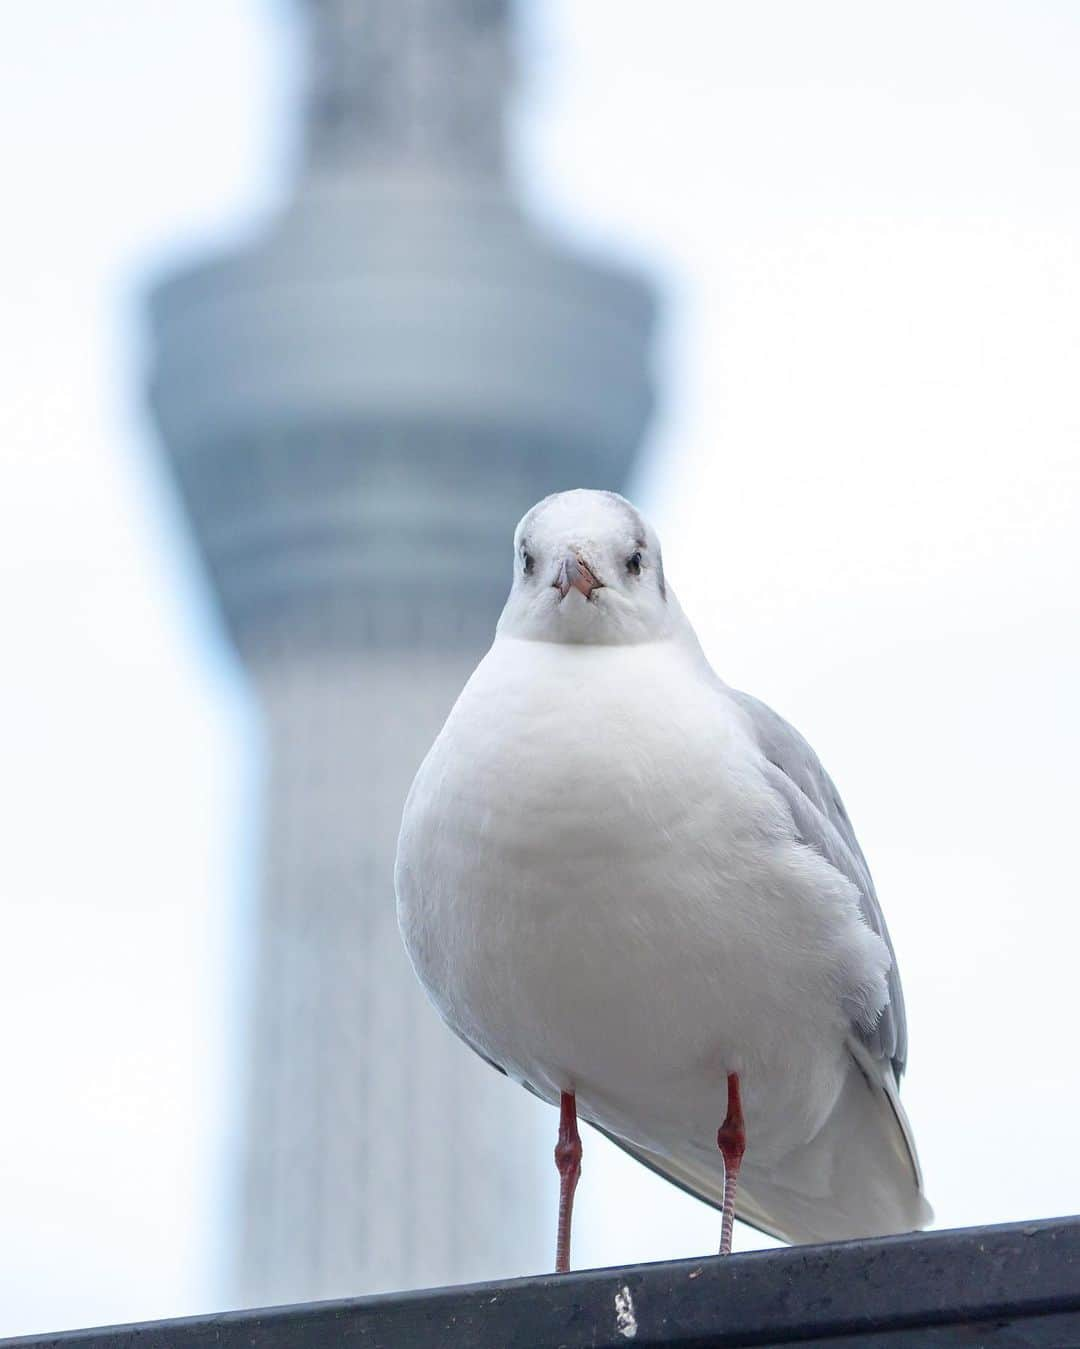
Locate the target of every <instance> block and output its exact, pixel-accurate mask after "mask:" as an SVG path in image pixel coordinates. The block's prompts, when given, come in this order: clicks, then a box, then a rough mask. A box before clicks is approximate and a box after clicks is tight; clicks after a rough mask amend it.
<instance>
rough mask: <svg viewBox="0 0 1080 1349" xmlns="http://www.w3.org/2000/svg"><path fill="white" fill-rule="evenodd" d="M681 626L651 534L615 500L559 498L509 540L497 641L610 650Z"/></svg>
mask: <svg viewBox="0 0 1080 1349" xmlns="http://www.w3.org/2000/svg"><path fill="white" fill-rule="evenodd" d="M681 620H682V615H681V612H680V610H679V606H678V604H677V603H676V602H675V599H674V596H673V595H672V594H671V591H670V590H669V589H668V587H667V585H666V584H665V581H664V566H663V562H662V561H661V558H660V543H659V541H658V539H657V537H656V534H655V533H654V531H653V530H652V528H651V527H650V526H649V525H648V524H647V523H646V522H645V521H644V520H643V519H642V518H641V516H640V515H639V514H638V512H637V511H636V510H635V509H634V507H633V506H632V505H631V504H630V502H629V501H627V500H626V499H625V498H624V497H621V496H618V495H616V493H614V492H589V491H584V490H579V491H574V492H559V493H557V494H556V495H554V496H549V497H545V498H544V500H543V501H541V502H539V503H538V504H537V505H535V506H534V507H533V508H532V510H531V511H529V512H528V514H527V515H525V517H524V519H523V520H522V521H521V523H520V524H519V525H518V527H517V529H516V531H515V533H514V579H513V584H512V585H511V587H510V594H509V597H508V598H507V601H506V607H505V608H504V609H503V612H502V617H501V618H500V619H499V629H498V631H499V635H500V636H504V637H520V638H525V639H528V640H531V641H538V642H577V643H597V644H603V645H615V644H619V643H631V642H652V641H658V640H660V639H661V638H664V637H667V636H670V635H671V633H672V632H673V630H674V629H675V627H676V626H677V625H678V623H680V622H681Z"/></svg>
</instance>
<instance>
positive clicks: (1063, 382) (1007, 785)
mask: <svg viewBox="0 0 1080 1349" xmlns="http://www.w3.org/2000/svg"><path fill="white" fill-rule="evenodd" d="M292 37H293V34H292V30H291V23H290V19H289V10H288V8H287V7H286V6H284V5H277V6H275V5H274V4H270V3H266V4H261V3H258V0H186V3H184V4H180V3H171V4H170V3H166V0H160V2H158V3H153V4H147V3H146V2H145V0H111V2H109V3H106V2H105V0H100V2H99V3H96V4H94V5H93V6H89V5H86V4H85V3H83V0H52V2H51V3H42V4H36V5H29V4H23V5H18V6H16V5H9V6H5V7H4V8H3V12H2V14H0V162H3V164H4V183H5V209H4V212H3V219H2V223H0V241H2V243H3V247H2V248H0V350H2V354H3V367H2V368H3V372H4V379H3V397H2V399H0V603H2V613H3V620H4V621H3V626H2V628H0V818H2V819H3V821H4V824H5V828H4V830H3V835H4V844H3V847H2V848H0V905H2V913H3V927H2V931H3V944H2V947H0V1024H2V1025H3V1026H4V1036H3V1045H2V1050H0V1054H2V1059H0V1063H2V1076H0V1086H2V1089H3V1092H4V1104H3V1108H2V1109H0V1194H2V1195H3V1202H2V1203H0V1334H2V1333H15V1332H17V1331H22V1330H34V1329H48V1328H61V1327H64V1326H69V1325H76V1324H87V1323H93V1322H101V1321H108V1320H123V1319H132V1318H136V1317H146V1316H161V1315H171V1314H178V1313H180V1312H186V1311H195V1310H200V1309H208V1308H209V1307H211V1306H212V1305H213V1303H214V1300H215V1292H214V1290H215V1270H216V1269H217V1268H218V1267H219V1264H220V1249H219V1246H218V1244H216V1243H218V1242H219V1241H220V1223H219V1222H218V1220H217V1215H218V1213H219V1206H218V1203H217V1195H218V1194H219V1191H220V1185H221V1180H222V1176H221V1158H222V1144H221V1130H222V1125H223V1119H224V1118H225V1106H224V1102H226V1101H227V1099H228V1095H229V1082H230V1073H231V1070H232V1065H231V1064H230V1062H229V1060H228V1056H227V1053H226V1052H225V1050H224V1048H222V1047H221V1045H220V1037H219V1036H217V1035H215V1034H214V1028H215V1026H216V1025H217V1024H218V1023H219V1022H220V1021H221V1020H223V1019H226V1020H227V1019H228V1017H229V1016H230V1014H231V1012H232V1003H231V1001H230V989H229V981H228V978H227V973H228V969H229V964H230V960H231V958H232V954H233V952H234V951H235V942H236V931H235V924H234V921H233V915H234V914H235V911H236V910H235V905H233V904H230V903H227V902H225V901H226V899H227V898H228V897H230V896H239V895H241V894H242V893H243V892H244V890H245V887H246V886H247V884H248V880H249V862H250V856H251V851H252V848H251V812H250V809H249V807H250V803H251V800H252V789H253V781H252V767H251V765H252V761H253V750H254V731H253V726H252V720H251V717H250V711H249V709H248V707H247V705H246V702H245V697H244V693H243V689H242V687H240V685H239V684H238V683H237V681H236V679H235V676H234V674H233V672H232V669H231V665H230V663H229V662H228V660H227V659H225V658H224V657H223V655H222V652H221V650H220V648H219V646H218V645H217V638H216V633H215V630H214V627H213V624H212V622H211V620H210V618H209V615H208V613H207V609H206V606H205V597H204V595H203V594H202V592H201V590H200V588H199V584H198V582H197V580H196V579H195V574H194V572H193V569H192V565H191V564H192V555H191V551H190V547H189V544H188V542H187V540H186V537H185V536H184V533H183V530H182V528H181V525H180V522H179V519H178V516H177V513H176V510H175V507H174V505H173V502H172V498H171V495H170V491H169V484H168V482H167V480H166V479H165V478H164V475H163V474H162V473H161V471H160V469H159V467H158V465H157V461H156V459H155V456H154V454H153V453H152V439H151V435H150V431H149V427H148V425H147V421H146V418H145V416H144V414H143V411H142V409H141V407H140V404H139V397H138V390H139V371H140V369H141V363H142V353H141V350H140V330H139V322H138V315H139V296H140V293H141V290H142V288H143V287H144V286H145V284H146V280H147V277H148V276H149V275H152V274H153V273H154V272H155V271H156V270H157V269H159V268H160V267H161V266H162V265H163V263H165V262H166V261H168V260H169V259H171V258H174V257H176V256H179V255H183V254H186V253H189V252H190V251H191V250H192V249H197V248H204V247H205V248H210V247H214V246H217V245H219V244H220V240H221V238H222V236H223V235H226V234H228V235H231V234H233V233H235V232H236V231H238V230H242V229H243V228H245V226H246V224H247V223H248V222H250V221H252V220H253V219H255V218H256V217H257V215H258V213H259V211H260V210H262V209H264V208H265V206H266V204H267V203H268V202H269V201H270V200H272V198H273V195H274V193H275V191H276V190H277V187H278V185H279V184H280V182H281V178H282V173H281V170H282V165H283V162H284V157H285V156H284V149H283V147H284V146H285V144H286V143H287V136H286V128H287V111H288V105H287V102H286V99H285V93H284V91H285V90H286V89H287V88H288V87H289V84H290V81H291V80H292V77H293V73H294V66H293V58H292V51H293V47H292V45H291V39H292ZM526 57H527V61H528V64H529V70H530V74H529V79H528V84H527V98H526V100H525V101H524V103H523V108H522V117H521V163H522V165H523V169H522V178H523V180H524V182H525V183H526V186H527V190H528V192H529V195H530V198H531V200H532V201H533V203H534V206H535V209H536V210H537V211H538V212H540V213H542V214H543V215H544V216H545V217H546V218H547V219H548V220H549V221H551V222H553V223H554V224H555V225H557V226H558V227H559V228H560V229H563V230H564V231H567V232H569V233H572V234H573V235H575V236H576V237H577V238H578V239H579V241H580V240H584V241H585V242H587V243H588V244H589V245H590V246H595V247H597V248H602V249H604V250H606V251H607V252H609V253H610V252H612V251H614V252H615V253H616V254H617V255H618V256H620V257H622V258H624V259H626V260H628V261H630V262H632V263H634V264H635V265H638V266H640V267H642V268H645V269H647V270H649V271H650V272H651V273H652V274H653V275H654V276H655V277H656V278H657V281H658V283H659V284H660V285H661V286H662V288H663V292H664V295H665V311H664V312H665V319H664V324H663V329H662V332H661V344H660V348H659V358H658V365H659V370H660V374H661V378H662V389H663V398H662V406H661V409H660V415H659V416H658V418H657V421H656V425H655V428H654V431H653V433H652V435H651V437H650V442H649V447H648V448H649V456H648V458H647V460H646V467H644V468H643V470H642V472H641V473H640V475H639V479H638V481H637V483H636V484H635V487H634V492H633V494H634V495H635V497H636V499H637V500H638V501H639V503H640V504H641V505H642V506H643V507H644V508H645V509H646V510H647V511H648V512H649V513H650V514H651V515H652V516H653V518H654V520H655V521H656V523H657V525H658V527H659V528H660V530H661V533H662V537H663V539H664V543H665V552H666V562H667V570H668V573H669V575H670V577H671V579H672V582H673V585H674V586H675V588H676V589H677V590H678V591H679V594H680V598H681V600H682V602H683V605H684V607H685V608H686V609H687V611H688V612H689V614H690V615H691V617H692V619H693V620H694V622H695V623H696V625H697V628H698V631H699V633H700V634H701V636H702V638H703V641H704V643H705V646H706V649H707V650H708V652H709V654H710V656H711V657H712V659H713V662H714V664H715V665H716V667H717V669H718V671H719V672H720V673H721V674H722V676H723V677H724V678H725V679H727V680H728V681H729V682H731V683H734V684H737V685H740V686H742V687H746V688H749V689H751V690H752V691H754V692H755V693H757V694H759V695H760V696H762V697H764V698H766V699H767V700H768V701H770V702H772V703H773V704H774V705H775V706H776V707H777V708H778V710H780V711H781V712H782V713H784V714H785V715H786V716H787V717H789V718H790V719H791V720H793V721H794V722H795V723H796V724H797V725H798V726H799V727H800V728H801V729H802V730H803V731H804V733H805V734H806V735H807V736H808V737H809V739H810V740H811V741H812V743H814V745H815V746H816V748H817V749H818V750H819V752H820V753H821V755H822V757H823V758H824V760H825V762H826V765H827V766H828V767H829V769H830V771H831V772H832V774H833V776H834V777H835V778H836V780H837V782H838V784H839V786H840V789H841V791H842V792H843V794H844V797H845V799H846V802H847V805H848V807H849V810H850V812H851V814H852V816H853V818H854V821H855V825H856V828H857V830H858V832H859V835H860V838H861V840H862V843H863V846H864V849H865V851H866V853H867V855H868V857H869V860H870V864H871V867H872V869H873V871H874V873H875V877H876V880H877V884H878V890H879V892H880V894H881V897H882V901H883V904H884V906H885V910H886V913H887V915H888V919H889V923H890V926H891V928H892V932H893V935H894V938H895V942H896V946H897V948H898V952H899V958H900V964H901V970H902V973H903V978H904V984H905V989H906V992H907V1000H908V1007H909V1018H910V1025H911V1040H912V1051H911V1064H910V1071H909V1075H908V1078H907V1080H906V1082H905V1089H904V1096H905V1100H906V1102H907V1106H908V1109H909V1112H910V1114H911V1116H912V1119H913V1122H914V1125H915V1129H916V1133H917V1136H918V1140H919V1145H920V1149H921V1152H922V1157H923V1163H924V1169H925V1172H926V1179H927V1187H928V1192H929V1195H930V1198H931V1200H932V1202H933V1203H934V1205H935V1208H936V1210H937V1215H938V1221H939V1224H940V1225H947V1226H949V1225H959V1224H966V1223H978V1222H994V1221H1005V1220H1009V1219H1017V1218H1029V1217H1043V1216H1049V1215H1052V1214H1057V1213H1063V1212H1070V1211H1075V1210H1080V1156H1078V1154H1077V1149H1076V1147H1075V1135H1076V1129H1075V1120H1076V1117H1077V1114H1078V1111H1080V1084H1078V1081H1077V1074H1076V1069H1075V1052H1074V1039H1075V1031H1074V1027H1075V1023H1076V992H1075V990H1076V985H1077V980H1076V970H1075V961H1076V951H1077V948H1078V939H1080V917H1078V906H1077V899H1078V895H1077V889H1078V886H1077V880H1076V876H1075V870H1074V867H1073V865H1072V853H1073V851H1074V846H1075V845H1074V839H1075V836H1076V826H1075V823H1074V812H1075V807H1076V802H1077V778H1076V763H1077V761H1078V750H1080V744H1078V741H1080V714H1078V711H1077V689H1078V688H1080V654H1078V653H1080V644H1078V641H1077V601H1076V589H1077V584H1076V578H1077V575H1078V574H1080V530H1078V522H1080V510H1078V506H1080V468H1078V463H1080V395H1078V392H1077V390H1078V388H1080V175H1078V173H1077V170H1076V165H1077V164H1078V163H1080V96H1078V94H1077V89H1078V88H1080V8H1078V7H1077V6H1075V5H1074V4H1070V3H1066V2H1065V0H1061V2H1060V3H1038V2H1037V0H1012V3H995V2H993V0H970V2H969V3H957V2H955V0H944V2H943V0H933V2H932V3H931V2H929V0H916V2H915V3H909V4H908V5H906V6H903V7H898V6H886V5H884V4H879V3H866V0H848V2H847V3H842V2H841V0H821V2H820V3H817V4H815V5H812V6H811V5H807V4H805V3H803V2H802V0H789V2H788V3H780V2H779V0H753V3H751V2H750V0H742V3H738V4H736V3H717V0H672V2H671V3H669V4H667V5H664V6H662V7H661V6H656V5H647V4H644V3H634V4H631V3H627V0H559V2H558V3H556V2H555V0H550V2H549V3H544V4H538V5H537V6H536V7H535V9H534V10H533V12H532V17H531V20H530V25H529V35H528V41H527V43H526ZM511 524H512V522H508V526H509V525H511ZM238 840H239V845H238V842H237V841H238ZM189 1008H195V1009H196V1011H195V1012H194V1013H191V1012H190V1011H189V1010H188V1009H189ZM552 1188H553V1189H554V1176H553V1177H552ZM578 1202H579V1206H580V1213H581V1219H582V1230H581V1240H580V1241H579V1243H578V1247H577V1252H576V1258H577V1260H578V1262H579V1263H583V1264H584V1263H614V1262H616V1261H622V1260H629V1259H651V1258H661V1257H663V1256H669V1255H682V1254H693V1253H698V1252H701V1251H703V1250H708V1249H710V1248H711V1247H712V1246H713V1245H714V1244H715V1240H716V1236H717V1224H716V1220H715V1216H714V1215H713V1214H712V1213H711V1212H709V1211H708V1210H705V1209H703V1208H701V1206H699V1205H696V1204H694V1203H693V1202H692V1201H690V1200H688V1199H685V1198H684V1197H682V1196H680V1195H677V1194H675V1193H674V1192H672V1191H670V1190H669V1189H668V1187H665V1186H663V1185H662V1184H661V1183H660V1182H657V1181H656V1180H654V1179H653V1178H652V1177H649V1176H646V1175H645V1174H644V1173H640V1172H638V1171H637V1170H635V1169H634V1168H633V1167H632V1166H631V1164H630V1163H628V1162H625V1161H623V1159H621V1158H614V1157H613V1156H610V1155H608V1154H607V1153H605V1152H604V1151H603V1150H602V1149H601V1147H600V1145H599V1143H598V1141H597V1140H595V1139H594V1138H592V1137H589V1138H587V1139H586V1172H585V1176H584V1178H583V1181H582V1186H581V1189H580V1190H579V1200H578ZM215 1233H217V1234H218V1236H216V1237H215ZM754 1240H755V1238H753V1236H752V1235H751V1234H743V1244H744V1245H745V1244H752V1243H753V1242H754Z"/></svg>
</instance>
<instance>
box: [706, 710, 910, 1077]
mask: <svg viewBox="0 0 1080 1349" xmlns="http://www.w3.org/2000/svg"><path fill="white" fill-rule="evenodd" d="M723 687H724V692H725V693H726V694H727V695H728V696H729V697H730V698H731V699H733V701H734V702H735V703H736V705H737V706H738V707H740V708H741V709H742V711H743V712H744V713H745V715H746V716H747V718H748V719H749V722H750V725H751V728H752V731H753V734H754V737H755V739H756V741H757V744H758V748H759V749H760V750H761V753H762V755H763V756H764V758H765V760H766V763H767V769H766V776H767V777H768V780H769V783H770V785H771V786H772V787H773V789H774V791H776V792H777V793H778V794H779V795H780V796H782V797H783V799H784V801H785V802H786V803H787V806H788V809H789V810H790V812H791V817H792V819H793V821H794V823H795V828H796V830H797V832H798V834H799V837H800V838H801V839H802V841H803V842H804V843H805V844H806V845H807V846H808V847H811V848H813V849H814V850H815V851H816V852H818V853H819V854H820V855H821V856H822V857H824V858H825V860H826V861H827V862H829V863H830V865H832V866H834V867H835V868H836V869H837V871H839V872H840V873H841V874H842V875H844V876H846V877H847V879H848V880H849V881H851V882H852V884H853V885H854V886H855V887H856V889H857V890H858V892H859V908H860V911H861V913H862V916H863V920H864V921H865V922H866V924H867V925H868V927H870V929H871V930H872V931H873V932H876V933H877V935H878V936H879V937H880V938H881V939H882V940H883V941H884V942H885V944H886V945H887V946H888V948H889V955H890V956H891V957H892V962H891V964H890V966H889V973H888V989H889V1001H888V1003H887V1005H886V1006H885V1008H884V1010H883V1011H882V1013H881V1016H880V1017H879V1018H878V1021H877V1022H876V1024H875V1025H874V1026H873V1027H871V1028H869V1029H867V1028H866V1027H863V1026H858V1025H855V1024H853V1025H852V1031H853V1034H855V1035H857V1036H858V1037H859V1038H860V1039H861V1040H862V1042H863V1044H865V1046H866V1048H867V1050H868V1051H869V1052H870V1053H871V1054H872V1055H873V1057H874V1058H877V1059H885V1060H887V1061H888V1062H889V1063H890V1064H891V1065H892V1069H893V1073H894V1075H895V1080H896V1082H899V1081H900V1078H901V1077H902V1076H903V1072H904V1066H905V1064H906V1062H907V1018H906V1016H905V1014H904V991H903V989H902V987H901V985H900V971H899V969H898V968H897V964H896V952H895V951H894V950H893V944H892V940H891V938H890V937H889V930H888V928H887V927H886V925H885V916H884V914H883V913H882V912H881V905H880V903H879V902H878V897H877V892H876V891H875V889H874V882H873V880H872V879H871V876H870V869H869V867H868V866H867V865H866V858H865V857H864V856H863V854H862V849H861V848H860V847H859V842H858V839H856V837H855V831H854V829H853V828H852V826H851V820H850V819H849V818H848V813H847V811H846V810H845V809H844V803H843V801H841V799H840V794H839V792H838V791H837V790H836V787H835V786H834V785H833V782H832V779H831V778H830V777H829V775H828V773H826V771H825V769H824V768H823V767H822V765H821V761H820V760H819V759H818V757H817V755H816V754H815V753H814V751H813V750H812V749H811V747H810V746H809V745H808V744H807V743H806V741H805V740H804V739H803V738H802V736H801V735H800V734H799V732H798V731H797V730H795V728H794V727H793V726H790V725H788V723H787V722H786V721H785V720H784V719H783V717H781V716H779V715H778V714H777V713H776V712H774V711H773V710H772V708H771V707H767V706H766V705H765V704H764V703H762V702H759V701H758V699H757V698H753V697H751V696H750V694H748V693H740V692H739V691H738V690H737V689H732V688H728V687H727V685H724V686H723Z"/></svg>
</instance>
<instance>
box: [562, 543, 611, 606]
mask: <svg viewBox="0 0 1080 1349" xmlns="http://www.w3.org/2000/svg"><path fill="white" fill-rule="evenodd" d="M551 584H552V585H553V586H554V587H555V589H556V590H557V591H558V592H559V598H560V599H566V597H567V595H568V594H569V593H570V591H571V589H573V590H580V591H581V593H582V594H583V595H584V596H585V598H586V599H591V598H592V593H593V591H594V590H599V589H600V588H601V586H602V585H603V582H602V581H599V580H597V578H596V575H595V573H594V572H593V570H592V568H591V567H590V566H589V564H588V563H587V562H585V561H584V560H583V559H582V558H580V557H579V556H578V555H577V554H576V553H567V555H566V556H565V557H564V558H563V560H562V563H561V565H560V567H559V570H558V573H557V575H556V577H555V579H554V581H552V583H551Z"/></svg>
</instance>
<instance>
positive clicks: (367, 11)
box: [302, 0, 511, 183]
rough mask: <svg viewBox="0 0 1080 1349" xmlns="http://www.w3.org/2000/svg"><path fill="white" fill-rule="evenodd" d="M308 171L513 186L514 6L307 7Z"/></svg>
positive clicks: (421, 2)
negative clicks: (509, 158) (427, 176)
mask: <svg viewBox="0 0 1080 1349" xmlns="http://www.w3.org/2000/svg"><path fill="white" fill-rule="evenodd" d="M302 3H303V8H304V9H305V11H306V12H307V20H308V42H309V61H308V80H307V94H306V102H305V150H306V165H307V167H308V168H309V169H314V170H316V171H317V170H319V169H325V168H327V167H330V168H331V169H340V168H343V167H347V168H348V169H349V171H350V172H354V173H357V172H358V173H373V174H383V173H394V174H399V173H409V172H412V173H416V172H422V173H435V174H438V175H444V176H456V177H461V178H467V179H474V180H478V181H487V182H492V183H494V182H500V181H502V180H503V178H504V175H505V164H506V148H505V147H506V122H507V116H506V114H507V101H508V98H509V95H510V87H511V35H510V15H509V6H508V3H507V0H364V3H362V4H357V3H355V0H302Z"/></svg>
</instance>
